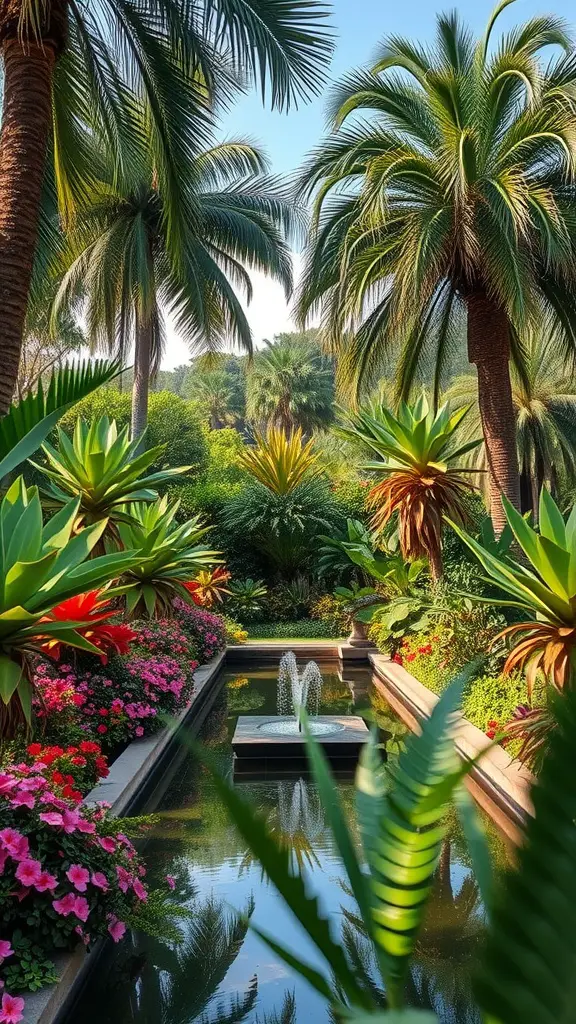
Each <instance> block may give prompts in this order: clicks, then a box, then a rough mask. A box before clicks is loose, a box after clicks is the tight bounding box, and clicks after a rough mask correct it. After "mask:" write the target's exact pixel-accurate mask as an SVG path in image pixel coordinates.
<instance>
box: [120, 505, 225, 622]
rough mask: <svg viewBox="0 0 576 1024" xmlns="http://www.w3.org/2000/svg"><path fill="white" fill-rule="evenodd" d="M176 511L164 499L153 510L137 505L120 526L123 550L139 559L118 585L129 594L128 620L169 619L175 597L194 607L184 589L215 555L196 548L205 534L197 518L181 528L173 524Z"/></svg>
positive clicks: (128, 509) (130, 508) (187, 591)
mask: <svg viewBox="0 0 576 1024" xmlns="http://www.w3.org/2000/svg"><path fill="white" fill-rule="evenodd" d="M179 505H180V503H179V502H172V503H171V504H169V503H168V498H167V497H164V498H160V499H158V500H157V501H155V502H154V503H153V504H146V503H144V502H135V503H134V504H132V505H129V506H127V507H126V516H125V517H123V519H122V520H120V521H119V522H118V526H117V529H118V535H119V538H120V541H121V543H122V546H123V547H124V548H125V549H127V550H130V549H134V548H136V549H137V550H138V551H139V553H140V560H139V561H138V562H137V563H133V564H132V565H131V566H130V567H129V569H128V571H127V572H126V573H124V574H123V576H122V581H121V582H122V586H124V587H126V588H127V592H126V610H127V612H128V614H129V615H130V617H131V618H136V619H138V618H146V617H148V618H159V619H160V618H171V617H172V614H173V608H172V603H173V601H174V598H175V597H180V598H182V599H183V600H184V601H186V602H187V603H188V604H192V603H193V599H192V595H191V594H190V592H189V590H187V588H186V586H185V584H186V583H189V582H190V580H191V579H193V578H194V577H195V576H196V575H197V574H198V571H199V570H200V569H202V567H203V566H207V565H210V564H213V563H214V562H215V561H216V559H217V556H218V552H217V551H211V550H210V549H209V548H205V547H202V545H201V544H199V541H200V540H201V539H202V537H203V536H204V535H205V534H206V533H207V532H208V527H205V526H202V525H201V523H200V518H199V517H195V518H193V519H189V520H187V522H185V523H181V524H178V523H177V522H176V521H175V519H176V513H177V512H178V508H179Z"/></svg>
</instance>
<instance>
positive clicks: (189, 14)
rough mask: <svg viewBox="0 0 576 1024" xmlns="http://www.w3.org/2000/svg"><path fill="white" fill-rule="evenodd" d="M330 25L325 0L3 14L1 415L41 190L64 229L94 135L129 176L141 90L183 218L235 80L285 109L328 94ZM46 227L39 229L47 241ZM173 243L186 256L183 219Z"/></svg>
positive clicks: (59, 5)
mask: <svg viewBox="0 0 576 1024" xmlns="http://www.w3.org/2000/svg"><path fill="white" fill-rule="evenodd" d="M326 14H327V9H326V8H325V7H324V5H323V4H321V3H319V2H316V0H313V3H312V4H311V3H310V2H309V0H290V2H289V3H285V0H272V2H270V0H232V2H229V0H226V2H222V0H202V2H201V3H200V4H197V5H194V7H193V8H192V7H190V5H189V4H187V3H185V2H183V0H165V2H164V3H162V5H161V6H159V7H158V8H155V9H154V11H149V10H144V9H142V8H141V7H138V5H136V4H134V3H133V2H131V3H130V6H129V7H126V6H125V5H124V4H122V3H120V0H110V2H109V3H108V2H105V0H93V2H92V3H90V4H88V5H87V6H86V7H83V8H81V9H80V8H78V7H77V6H76V5H75V4H71V3H68V2H67V0H48V2H46V3H44V4H38V3H36V2H35V0H17V2H16V3H15V4H13V5H11V6H9V7H6V8H3V10H2V14H1V15H0V39H1V40H2V58H3V68H4V90H3V91H4V110H5V116H4V118H3V121H2V128H1V134H0V148H1V149H2V152H3V153H4V154H5V156H6V159H5V160H4V161H3V162H2V169H1V171H0V236H1V237H2V240H3V241H2V253H1V259H0V293H1V294H2V295H3V296H4V299H5V302H4V304H5V306H6V315H5V318H4V319H5V322H4V360H3V366H2V375H1V377H0V412H4V411H5V410H6V408H7V406H8V404H9V402H10V399H11V396H12V393H13V390H14V384H15V380H16V375H17V370H18V361H19V354H20V346H21V341H22V330H23V326H24V320H25V316H26V307H27V300H28V291H29V284H30V277H31V272H32V262H33V258H34V250H35V246H36V239H37V234H38V224H39V216H40V204H41V197H42V192H43V188H44V191H45V192H46V191H47V192H48V193H52V204H53V205H55V204H56V196H57V200H58V203H59V206H60V214H61V215H63V217H64V219H65V218H66V215H67V214H68V215H69V214H70V212H71V210H74V209H76V208H77V206H78V202H79V201H81V200H82V199H84V198H85V197H86V191H87V189H88V188H89V186H90V184H91V183H92V182H93V181H94V178H95V176H96V173H97V168H95V167H94V157H93V153H92V150H91V149H89V148H88V147H87V145H86V134H85V132H84V126H86V125H87V124H88V125H90V127H91V134H92V133H96V134H97V135H99V136H101V138H102V147H101V152H106V151H107V152H110V153H116V154H117V155H118V169H120V168H121V167H122V166H123V156H122V153H123V151H124V152H125V151H126V150H125V144H126V142H128V148H129V150H130V148H131V147H132V148H133V147H134V146H135V145H136V144H137V143H138V142H140V141H141V140H140V139H139V138H138V137H137V136H135V135H134V133H133V118H132V116H131V115H132V112H133V107H132V97H131V95H130V93H129V91H128V86H129V87H130V88H132V89H133V90H134V92H135V93H136V95H137V96H138V97H140V98H141V99H142V102H143V103H144V104H145V107H146V118H147V123H146V130H145V133H146V136H147V141H148V145H149V147H150V149H151V150H152V151H153V152H154V154H155V160H154V172H155V175H156V180H157V182H158V189H159V193H160V194H161V195H162V196H163V197H164V201H165V202H166V203H167V204H168V205H169V207H170V209H172V210H177V209H178V200H179V199H181V200H182V202H183V203H185V200H186V193H185V188H184V187H183V181H184V180H185V178H184V172H185V168H186V163H187V159H188V157H189V155H190V154H191V153H194V152H196V151H197V149H196V147H197V146H198V144H199V142H200V143H202V142H203V141H205V140H206V139H207V137H208V136H209V134H210V127H211V123H212V119H211V116H210V112H209V111H210V107H211V106H212V105H213V103H214V100H215V98H217V96H216V93H217V92H219V91H223V92H224V93H228V94H229V93H230V90H231V88H235V87H236V86H235V85H233V84H232V79H233V77H234V76H235V75H238V74H240V76H241V79H242V81H243V82H245V81H246V80H256V81H258V82H259V83H260V84H261V86H262V92H263V95H264V96H269V97H270V100H271V105H272V106H273V107H276V108H286V107H288V106H289V105H290V104H291V103H293V102H294V101H295V100H296V99H297V98H298V97H300V98H302V97H306V96H309V95H312V94H314V93H315V92H316V91H317V90H318V89H319V87H320V84H321V81H322V78H323V69H324V66H325V65H326V63H327V62H328V60H329V57H330V53H331V50H332V42H331V39H330V33H329V31H328V29H327V28H326V27H325V25H324V24H323V22H324V19H325V17H326ZM51 134H52V141H51V143H50V144H49V136H50V135H51ZM123 144H124V145H123ZM48 149H50V157H51V159H49V160H48V161H47V160H46V156H47V150H48ZM45 167H46V168H47V175H46V178H45ZM46 185H47V186H48V187H47V188H46ZM54 193H55V194H56V196H54ZM44 228H45V222H44V221H43V222H42V224H41V234H43V233H44ZM171 232H172V236H173V241H174V246H175V247H176V248H179V247H181V246H182V245H183V242H184V234H185V233H184V231H183V230H182V224H181V221H180V220H179V218H175V219H174V221H173V222H172V223H171Z"/></svg>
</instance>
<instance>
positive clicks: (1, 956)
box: [0, 939, 14, 963]
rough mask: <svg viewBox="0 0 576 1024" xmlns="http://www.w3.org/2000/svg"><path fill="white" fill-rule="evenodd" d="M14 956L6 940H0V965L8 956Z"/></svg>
mask: <svg viewBox="0 0 576 1024" xmlns="http://www.w3.org/2000/svg"><path fill="white" fill-rule="evenodd" d="M13 955H14V950H13V949H12V946H11V945H10V943H9V942H8V939H0V963H1V962H2V960H6V959H7V958H8V957H9V956H13Z"/></svg>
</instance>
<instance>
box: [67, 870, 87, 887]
mask: <svg viewBox="0 0 576 1024" xmlns="http://www.w3.org/2000/svg"><path fill="white" fill-rule="evenodd" d="M66 878H67V879H68V881H69V882H71V883H72V885H73V886H74V888H75V889H77V890H78V892H86V889H87V887H88V882H89V881H90V872H89V871H87V870H86V868H83V867H82V865H81V864H71V865H70V867H69V868H68V871H67V872H66Z"/></svg>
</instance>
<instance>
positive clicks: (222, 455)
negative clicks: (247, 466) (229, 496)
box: [204, 427, 247, 484]
mask: <svg viewBox="0 0 576 1024" xmlns="http://www.w3.org/2000/svg"><path fill="white" fill-rule="evenodd" d="M204 438H205V441H206V450H207V454H208V466H207V476H208V479H209V480H214V481H215V482H218V481H222V480H225V481H226V482H227V483H231V484H238V483H241V482H242V481H243V480H246V476H247V474H246V470H244V469H242V468H241V466H240V465H239V458H240V455H241V453H242V452H243V451H244V440H243V438H242V436H241V434H239V433H238V431H237V430H234V428H233V427H224V428H223V429H222V430H205V432H204Z"/></svg>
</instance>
